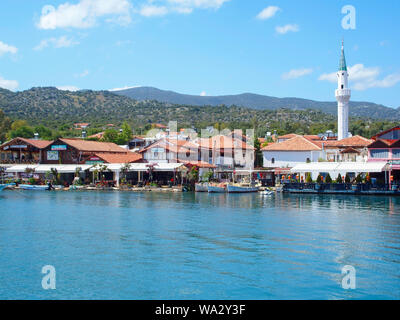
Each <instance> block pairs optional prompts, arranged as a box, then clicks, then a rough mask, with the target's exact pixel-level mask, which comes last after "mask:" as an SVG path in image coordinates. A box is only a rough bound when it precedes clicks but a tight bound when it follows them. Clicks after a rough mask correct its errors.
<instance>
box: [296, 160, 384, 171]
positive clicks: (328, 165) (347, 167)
mask: <svg viewBox="0 0 400 320" xmlns="http://www.w3.org/2000/svg"><path fill="white" fill-rule="evenodd" d="M389 169H390V166H389V164H388V163H387V162H312V163H302V164H298V165H296V166H295V167H293V168H292V169H291V170H290V172H291V173H303V172H316V173H320V172H355V173H366V172H383V171H389Z"/></svg>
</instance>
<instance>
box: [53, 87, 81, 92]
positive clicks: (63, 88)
mask: <svg viewBox="0 0 400 320" xmlns="http://www.w3.org/2000/svg"><path fill="white" fill-rule="evenodd" d="M57 89H58V90H62V91H73V92H74V91H79V90H80V89H79V88H78V87H75V86H60V87H57Z"/></svg>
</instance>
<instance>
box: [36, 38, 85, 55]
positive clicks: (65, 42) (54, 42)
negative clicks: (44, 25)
mask: <svg viewBox="0 0 400 320" xmlns="http://www.w3.org/2000/svg"><path fill="white" fill-rule="evenodd" d="M77 44H79V42H76V41H74V40H73V39H71V38H67V37H66V36H62V37H60V38H49V39H43V40H42V41H41V42H40V43H39V44H38V45H37V46H36V47H34V48H33V50H36V51H38V50H43V49H44V48H47V47H49V46H52V47H53V48H57V49H58V48H68V47H73V46H75V45H77Z"/></svg>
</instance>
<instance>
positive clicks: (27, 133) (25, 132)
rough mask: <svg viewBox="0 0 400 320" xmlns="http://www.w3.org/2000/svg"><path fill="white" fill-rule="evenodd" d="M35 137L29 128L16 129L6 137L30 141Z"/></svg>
mask: <svg viewBox="0 0 400 320" xmlns="http://www.w3.org/2000/svg"><path fill="white" fill-rule="evenodd" d="M34 135H35V132H34V131H33V129H32V128H31V127H29V126H23V127H18V129H16V130H11V131H9V133H8V137H9V138H10V139H14V138H17V137H21V138H27V139H31V138H33V137H34Z"/></svg>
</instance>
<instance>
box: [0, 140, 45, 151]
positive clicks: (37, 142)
mask: <svg viewBox="0 0 400 320" xmlns="http://www.w3.org/2000/svg"><path fill="white" fill-rule="evenodd" d="M17 140H20V141H22V142H24V143H26V144H30V145H32V146H33V147H35V148H38V149H44V148H46V147H47V146H49V145H50V144H51V143H52V142H53V141H48V140H34V139H25V138H20V137H17V138H14V139H12V140H10V141H8V142H6V143H4V144H2V146H6V145H11V144H13V143H16V141H17Z"/></svg>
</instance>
